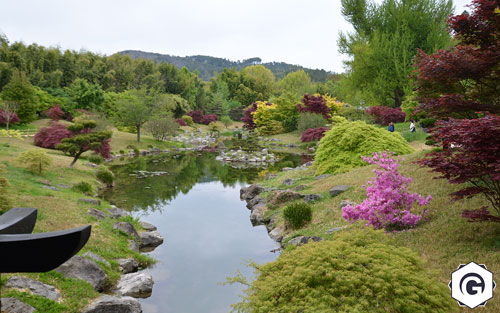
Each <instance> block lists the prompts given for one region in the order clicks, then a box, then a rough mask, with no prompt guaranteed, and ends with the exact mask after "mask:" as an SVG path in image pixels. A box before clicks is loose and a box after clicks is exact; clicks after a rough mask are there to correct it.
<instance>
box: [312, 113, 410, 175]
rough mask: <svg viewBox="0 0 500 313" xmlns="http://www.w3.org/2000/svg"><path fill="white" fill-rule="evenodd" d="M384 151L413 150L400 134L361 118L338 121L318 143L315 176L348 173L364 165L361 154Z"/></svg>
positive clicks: (407, 151)
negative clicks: (354, 120)
mask: <svg viewBox="0 0 500 313" xmlns="http://www.w3.org/2000/svg"><path fill="white" fill-rule="evenodd" d="M385 150H389V151H392V152H394V153H396V154H407V153H411V152H413V151H414V150H413V148H412V147H411V146H410V145H409V144H408V143H407V142H406V140H405V139H404V138H403V137H401V135H400V134H399V133H391V132H389V131H387V130H385V129H382V128H379V127H375V126H372V125H368V124H366V123H365V122H362V121H356V122H344V123H339V124H338V125H335V126H334V127H333V128H332V129H330V130H329V131H327V132H326V133H325V136H324V137H323V138H321V140H320V142H319V147H318V150H317V152H316V156H315V158H314V165H315V166H316V175H320V174H331V173H334V174H338V173H345V172H348V171H350V170H351V169H353V168H356V167H360V166H364V165H366V163H365V162H364V161H363V160H362V159H361V157H362V156H370V155H372V153H373V152H382V151H385Z"/></svg>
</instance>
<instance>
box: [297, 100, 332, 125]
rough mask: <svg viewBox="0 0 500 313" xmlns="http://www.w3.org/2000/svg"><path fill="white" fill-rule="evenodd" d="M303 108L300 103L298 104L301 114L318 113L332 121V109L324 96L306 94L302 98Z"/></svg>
mask: <svg viewBox="0 0 500 313" xmlns="http://www.w3.org/2000/svg"><path fill="white" fill-rule="evenodd" d="M302 103H303V104H304V106H302V105H301V104H300V103H299V104H297V107H298V108H299V112H300V113H305V112H309V113H317V114H321V115H323V117H324V118H325V119H326V120H329V119H330V111H331V110H330V108H329V107H328V106H327V105H326V100H325V99H324V98H323V97H322V96H318V97H316V96H314V95H309V94H305V95H304V97H303V98H302Z"/></svg>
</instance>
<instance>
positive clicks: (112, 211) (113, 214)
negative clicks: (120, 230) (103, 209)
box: [108, 205, 130, 218]
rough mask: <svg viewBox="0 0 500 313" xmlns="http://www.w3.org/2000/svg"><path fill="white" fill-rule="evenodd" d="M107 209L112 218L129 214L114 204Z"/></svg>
mask: <svg viewBox="0 0 500 313" xmlns="http://www.w3.org/2000/svg"><path fill="white" fill-rule="evenodd" d="M108 211H109V213H110V214H111V217H112V218H120V217H127V216H130V213H129V212H127V211H125V210H124V209H120V208H118V207H116V206H114V205H112V206H111V208H108Z"/></svg>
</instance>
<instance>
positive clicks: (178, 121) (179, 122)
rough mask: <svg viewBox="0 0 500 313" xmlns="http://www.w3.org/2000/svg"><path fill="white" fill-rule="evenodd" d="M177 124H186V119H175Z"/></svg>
mask: <svg viewBox="0 0 500 313" xmlns="http://www.w3.org/2000/svg"><path fill="white" fill-rule="evenodd" d="M175 121H176V122H177V124H179V126H187V123H186V121H184V120H183V119H182V118H178V119H176V120H175Z"/></svg>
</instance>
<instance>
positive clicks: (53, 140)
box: [34, 122, 72, 149]
mask: <svg viewBox="0 0 500 313" xmlns="http://www.w3.org/2000/svg"><path fill="white" fill-rule="evenodd" d="M71 136H72V135H71V132H70V131H69V130H67V129H66V126H64V125H62V124H59V123H57V122H52V123H51V124H50V126H47V127H43V128H41V129H40V130H39V131H38V132H37V133H36V134H35V138H34V142H35V146H38V147H42V148H48V149H55V147H56V145H57V144H59V143H61V140H63V139H64V138H70V137H71Z"/></svg>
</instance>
